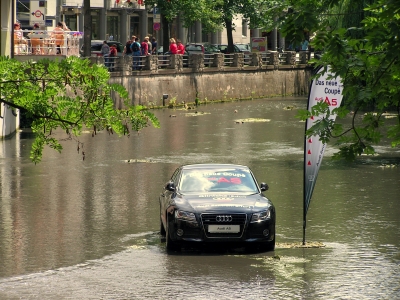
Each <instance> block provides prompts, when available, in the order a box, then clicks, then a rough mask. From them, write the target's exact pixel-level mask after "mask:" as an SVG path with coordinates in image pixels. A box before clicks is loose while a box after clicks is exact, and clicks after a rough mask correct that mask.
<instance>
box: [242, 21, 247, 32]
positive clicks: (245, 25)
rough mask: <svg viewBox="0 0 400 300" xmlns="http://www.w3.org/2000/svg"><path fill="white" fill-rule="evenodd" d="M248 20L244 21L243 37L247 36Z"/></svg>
mask: <svg viewBox="0 0 400 300" xmlns="http://www.w3.org/2000/svg"><path fill="white" fill-rule="evenodd" d="M247 23H248V22H247V20H246V19H242V36H247Z"/></svg>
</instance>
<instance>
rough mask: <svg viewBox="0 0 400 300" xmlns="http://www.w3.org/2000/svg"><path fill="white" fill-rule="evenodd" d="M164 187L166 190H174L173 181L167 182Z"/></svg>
mask: <svg viewBox="0 0 400 300" xmlns="http://www.w3.org/2000/svg"><path fill="white" fill-rule="evenodd" d="M165 189H166V190H167V191H171V192H175V183H173V182H172V181H170V182H168V183H167V185H166V186H165Z"/></svg>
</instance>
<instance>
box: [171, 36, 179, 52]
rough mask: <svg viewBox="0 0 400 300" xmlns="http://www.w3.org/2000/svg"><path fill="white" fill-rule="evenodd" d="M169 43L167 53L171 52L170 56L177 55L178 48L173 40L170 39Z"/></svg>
mask: <svg viewBox="0 0 400 300" xmlns="http://www.w3.org/2000/svg"><path fill="white" fill-rule="evenodd" d="M169 42H170V44H169V52H171V54H178V46H177V45H176V42H175V39H174V38H170V39H169Z"/></svg>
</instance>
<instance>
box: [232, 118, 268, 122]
mask: <svg viewBox="0 0 400 300" xmlns="http://www.w3.org/2000/svg"><path fill="white" fill-rule="evenodd" d="M256 122H271V119H261V118H247V119H238V120H235V123H256Z"/></svg>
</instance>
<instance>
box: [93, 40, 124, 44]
mask: <svg viewBox="0 0 400 300" xmlns="http://www.w3.org/2000/svg"><path fill="white" fill-rule="evenodd" d="M91 42H92V44H103V42H104V40H92V41H91ZM106 42H107V44H108V43H115V44H122V43H121V42H118V41H108V40H106Z"/></svg>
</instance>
